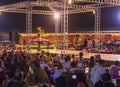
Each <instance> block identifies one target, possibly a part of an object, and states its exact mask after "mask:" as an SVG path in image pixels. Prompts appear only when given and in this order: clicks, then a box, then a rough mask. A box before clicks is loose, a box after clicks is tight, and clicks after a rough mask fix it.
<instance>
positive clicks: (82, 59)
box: [77, 52, 84, 68]
mask: <svg viewBox="0 0 120 87" xmlns="http://www.w3.org/2000/svg"><path fill="white" fill-rule="evenodd" d="M83 56H84V54H83V52H80V53H79V58H78V60H77V62H78V65H77V67H79V68H81V67H83V64H84V58H83Z"/></svg>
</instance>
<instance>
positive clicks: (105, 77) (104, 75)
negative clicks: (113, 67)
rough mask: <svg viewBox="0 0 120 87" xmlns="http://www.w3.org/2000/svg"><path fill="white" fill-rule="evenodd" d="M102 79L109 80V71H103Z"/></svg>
mask: <svg viewBox="0 0 120 87" xmlns="http://www.w3.org/2000/svg"><path fill="white" fill-rule="evenodd" d="M102 80H103V81H110V80H111V76H110V74H109V73H104V74H103V75H102Z"/></svg>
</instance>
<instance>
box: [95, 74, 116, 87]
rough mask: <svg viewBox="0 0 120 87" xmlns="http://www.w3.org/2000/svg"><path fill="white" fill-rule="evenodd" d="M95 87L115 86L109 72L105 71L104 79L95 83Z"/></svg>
mask: <svg viewBox="0 0 120 87" xmlns="http://www.w3.org/2000/svg"><path fill="white" fill-rule="evenodd" d="M94 87H115V84H114V83H113V82H112V80H111V76H110V74H109V73H104V74H103V75H102V81H101V80H99V81H98V82H96V83H95V85H94Z"/></svg>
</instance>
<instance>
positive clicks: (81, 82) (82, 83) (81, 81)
mask: <svg viewBox="0 0 120 87" xmlns="http://www.w3.org/2000/svg"><path fill="white" fill-rule="evenodd" d="M77 80H78V84H77V87H89V86H88V84H87V82H86V77H85V75H84V74H82V73H78V74H77Z"/></svg>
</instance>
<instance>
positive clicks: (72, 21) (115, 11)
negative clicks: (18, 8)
mask: <svg viewBox="0 0 120 87" xmlns="http://www.w3.org/2000/svg"><path fill="white" fill-rule="evenodd" d="M18 1H25V0H0V5H4V4H9V3H15V2H18ZM33 1H34V0H33ZM32 20H33V26H32V29H33V32H37V30H36V28H37V27H38V26H41V27H42V28H43V29H44V30H45V32H54V29H55V19H54V17H53V16H47V15H33V18H32ZM119 30H120V7H111V8H104V9H101V31H119ZM25 31H26V15H25V14H20V13H5V12H2V14H1V15H0V32H25ZM80 31H94V14H93V13H92V12H86V13H79V14H71V15H69V32H80Z"/></svg>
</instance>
